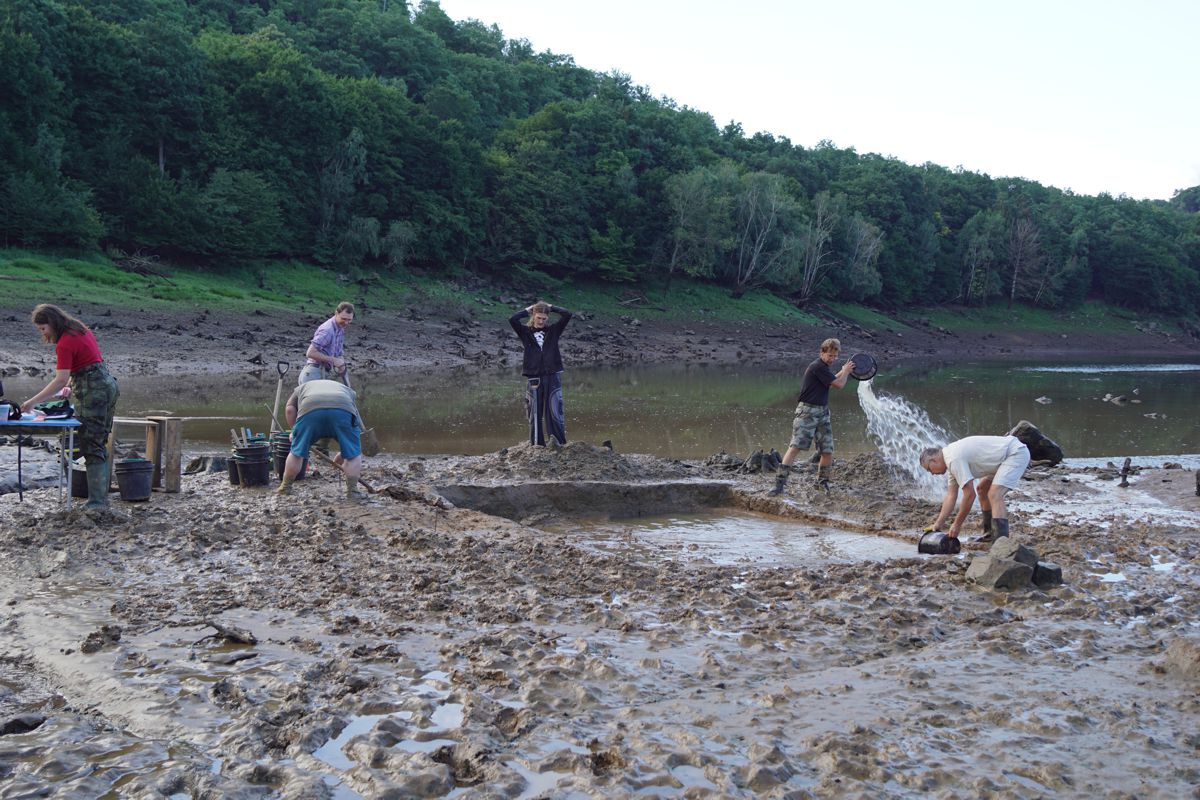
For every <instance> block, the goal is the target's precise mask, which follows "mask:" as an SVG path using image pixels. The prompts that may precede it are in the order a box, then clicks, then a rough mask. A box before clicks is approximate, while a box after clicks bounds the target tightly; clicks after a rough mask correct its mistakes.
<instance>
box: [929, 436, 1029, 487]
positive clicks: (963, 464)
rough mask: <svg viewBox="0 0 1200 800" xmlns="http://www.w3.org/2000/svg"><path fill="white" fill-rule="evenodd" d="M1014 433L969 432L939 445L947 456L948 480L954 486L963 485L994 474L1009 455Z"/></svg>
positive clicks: (1015, 438) (1015, 440)
mask: <svg viewBox="0 0 1200 800" xmlns="http://www.w3.org/2000/svg"><path fill="white" fill-rule="evenodd" d="M1019 441H1020V440H1018V439H1017V437H1015V436H968V437H967V438H965V439H959V440H958V441H957V442H952V443H951V444H948V445H946V446H945V447H943V448H942V458H944V459H945V460H946V473H947V474H948V475H949V476H950V477H949V478H948V480H949V481H950V483H951V484H954V485H956V486H965V485H967V484H968V483H970V482H971V481H973V480H975V479H976V478H986V477H987V476H988V475H995V474H996V470H998V469H1000V465H1001V464H1003V463H1004V459H1006V458H1008V453H1009V450H1010V449H1011V448H1012V445H1013V442H1018V443H1019Z"/></svg>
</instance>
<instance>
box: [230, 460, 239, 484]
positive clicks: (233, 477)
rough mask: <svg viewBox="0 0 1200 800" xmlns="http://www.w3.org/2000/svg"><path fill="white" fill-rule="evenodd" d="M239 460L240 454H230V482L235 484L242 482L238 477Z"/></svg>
mask: <svg viewBox="0 0 1200 800" xmlns="http://www.w3.org/2000/svg"><path fill="white" fill-rule="evenodd" d="M237 462H238V456H230V457H229V461H228V463H229V482H230V483H231V484H232V485H234V486H238V485H239V484H241V480H240V479H239V478H238V465H237Z"/></svg>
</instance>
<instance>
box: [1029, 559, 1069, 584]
mask: <svg viewBox="0 0 1200 800" xmlns="http://www.w3.org/2000/svg"><path fill="white" fill-rule="evenodd" d="M1062 582H1063V577H1062V567H1060V566H1059V565H1058V564H1055V563H1053V562H1051V561H1039V562H1038V563H1037V564H1036V565H1035V566H1034V568H1033V583H1034V585H1035V586H1038V587H1040V588H1042V589H1045V588H1048V587H1050V586H1062Z"/></svg>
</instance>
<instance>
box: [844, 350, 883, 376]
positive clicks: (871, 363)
mask: <svg viewBox="0 0 1200 800" xmlns="http://www.w3.org/2000/svg"><path fill="white" fill-rule="evenodd" d="M850 360H851V361H853V362H854V369H852V370H851V371H850V377H851V378H854V380H856V381H869V380H871V378H874V377H875V372H876V371H877V370H878V368H879V365H878V364H876V363H875V359H874V358H873V357H872V356H871V355H869V354H867V353H855V354H854V355H852V356H850Z"/></svg>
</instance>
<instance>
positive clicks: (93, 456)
mask: <svg viewBox="0 0 1200 800" xmlns="http://www.w3.org/2000/svg"><path fill="white" fill-rule="evenodd" d="M120 394H121V392H120V390H119V389H118V388H117V379H116V378H114V377H113V376H112V374H111V373H110V372H109V371H108V367H106V366H105V365H104V364H103V363H99V364H92V365H90V366H86V367H84V368H83V369H81V370H78V371H76V372H72V373H71V399H72V401H73V402H74V404H75V416H76V417H77V418H78V419H79V423H80V425H81V427H80V428H79V433H77V434H75V444H76V446H77V448H78V450H79V453H80V454H81V455H82V456H83V458H84V461H86V462H87V463H88V464H103V463H104V462H105V461H107V460H108V434H109V433H111V432H112V426H113V416H114V415H115V414H116V411H117V397H118V396H119V395H120Z"/></svg>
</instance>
